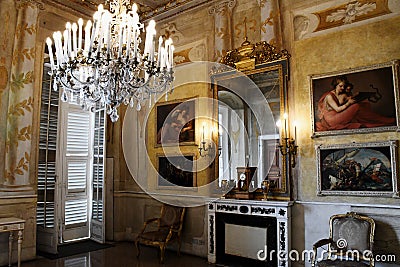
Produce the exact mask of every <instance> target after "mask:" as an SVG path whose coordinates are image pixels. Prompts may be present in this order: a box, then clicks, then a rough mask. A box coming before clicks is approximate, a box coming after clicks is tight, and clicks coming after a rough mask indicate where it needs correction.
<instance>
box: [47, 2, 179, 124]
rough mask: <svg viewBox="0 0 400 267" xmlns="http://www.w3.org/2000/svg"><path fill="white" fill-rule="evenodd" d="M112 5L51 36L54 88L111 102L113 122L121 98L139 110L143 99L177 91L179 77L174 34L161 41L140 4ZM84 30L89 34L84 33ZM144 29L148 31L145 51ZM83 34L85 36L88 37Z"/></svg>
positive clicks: (67, 95)
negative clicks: (142, 20) (175, 66)
mask: <svg viewBox="0 0 400 267" xmlns="http://www.w3.org/2000/svg"><path fill="white" fill-rule="evenodd" d="M107 2H109V6H110V11H108V10H105V9H104V8H103V5H99V7H98V10H97V11H96V12H95V13H94V16H93V23H92V21H90V20H88V21H87V23H86V26H85V29H84V30H83V24H84V23H83V20H82V19H79V20H78V23H73V24H71V23H70V22H68V23H67V24H66V27H65V28H66V29H65V30H64V32H63V33H61V32H60V31H57V32H54V34H53V40H54V47H55V51H54V52H55V58H56V61H55V60H54V53H53V41H52V39H51V38H47V40H46V43H47V46H48V50H49V57H50V65H51V72H50V75H51V76H52V78H53V80H54V83H53V88H54V90H58V87H59V86H60V87H61V88H62V94H61V100H62V101H65V102H66V101H68V102H76V103H78V104H80V105H81V106H82V108H83V109H85V110H90V111H93V110H94V109H95V107H96V105H97V104H100V107H104V106H105V107H106V109H107V113H108V114H109V115H110V119H111V121H112V122H115V121H117V120H118V118H119V115H118V111H117V108H118V107H119V105H120V104H121V103H123V104H125V105H128V104H130V106H131V107H133V106H134V105H136V109H137V110H140V109H141V105H142V103H143V102H144V101H146V100H149V105H151V98H152V97H154V101H156V99H157V96H158V95H159V94H161V93H163V92H164V91H167V93H166V97H167V95H168V93H170V92H172V81H173V80H174V75H173V74H174V71H173V53H174V46H173V45H172V40H171V39H167V40H166V39H165V38H163V36H160V37H159V39H158V50H157V51H156V50H155V46H156V30H155V25H156V23H155V22H154V20H150V22H149V24H148V26H147V27H146V30H144V25H143V24H142V23H140V21H139V15H138V14H137V5H136V4H133V5H132V7H131V6H130V0H108V1H106V3H107ZM83 31H84V34H83ZM141 32H146V39H145V43H144V50H143V53H141V51H140V49H139V44H140V43H141V40H142V39H141V37H140V34H141ZM83 38H84V40H83ZM97 107H99V106H97Z"/></svg>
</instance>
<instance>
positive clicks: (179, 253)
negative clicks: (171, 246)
mask: <svg viewBox="0 0 400 267" xmlns="http://www.w3.org/2000/svg"><path fill="white" fill-rule="evenodd" d="M177 241H178V251H177V252H178V256H180V255H181V237H180V236H178V240H177Z"/></svg>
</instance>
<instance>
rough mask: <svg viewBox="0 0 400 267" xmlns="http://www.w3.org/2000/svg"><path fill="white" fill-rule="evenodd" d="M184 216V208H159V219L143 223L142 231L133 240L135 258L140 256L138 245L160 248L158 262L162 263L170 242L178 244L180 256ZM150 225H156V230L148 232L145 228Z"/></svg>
mask: <svg viewBox="0 0 400 267" xmlns="http://www.w3.org/2000/svg"><path fill="white" fill-rule="evenodd" d="M184 215H185V208H183V207H174V206H170V205H166V204H164V205H163V206H162V207H161V214H160V217H159V218H153V219H150V220H147V221H146V222H144V225H143V229H142V231H141V232H140V233H139V235H138V236H137V238H136V240H135V245H136V249H137V257H139V255H140V247H139V244H144V245H148V246H155V247H159V248H160V262H161V263H163V262H164V254H165V248H166V246H167V244H168V243H170V242H172V241H177V242H178V255H180V249H181V232H182V226H183V218H184ZM150 224H156V229H155V230H149V229H148V227H147V226H149V225H150ZM149 228H150V227H149Z"/></svg>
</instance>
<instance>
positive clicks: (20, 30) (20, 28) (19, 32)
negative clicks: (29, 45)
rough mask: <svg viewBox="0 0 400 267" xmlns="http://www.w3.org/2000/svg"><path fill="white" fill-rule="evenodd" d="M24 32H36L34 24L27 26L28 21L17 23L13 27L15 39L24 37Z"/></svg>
mask: <svg viewBox="0 0 400 267" xmlns="http://www.w3.org/2000/svg"><path fill="white" fill-rule="evenodd" d="M26 32H27V33H28V34H30V35H32V34H34V33H35V32H36V24H32V25H31V26H28V23H26V22H23V23H21V24H18V25H17V27H16V29H15V35H16V37H17V39H23V38H24V37H25V33H26Z"/></svg>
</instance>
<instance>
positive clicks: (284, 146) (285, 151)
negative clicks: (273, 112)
mask: <svg viewBox="0 0 400 267" xmlns="http://www.w3.org/2000/svg"><path fill="white" fill-rule="evenodd" d="M283 119H284V122H283V123H284V129H283V136H284V137H283V139H281V144H280V145H279V150H280V151H281V154H282V155H284V156H286V155H288V156H289V157H290V165H291V167H292V168H294V167H295V166H296V155H297V148H298V146H297V145H296V137H297V133H296V123H294V138H290V137H289V135H288V129H287V128H288V115H287V113H285V114H283ZM276 124H277V126H278V127H281V123H280V121H278V122H277V123H276Z"/></svg>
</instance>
